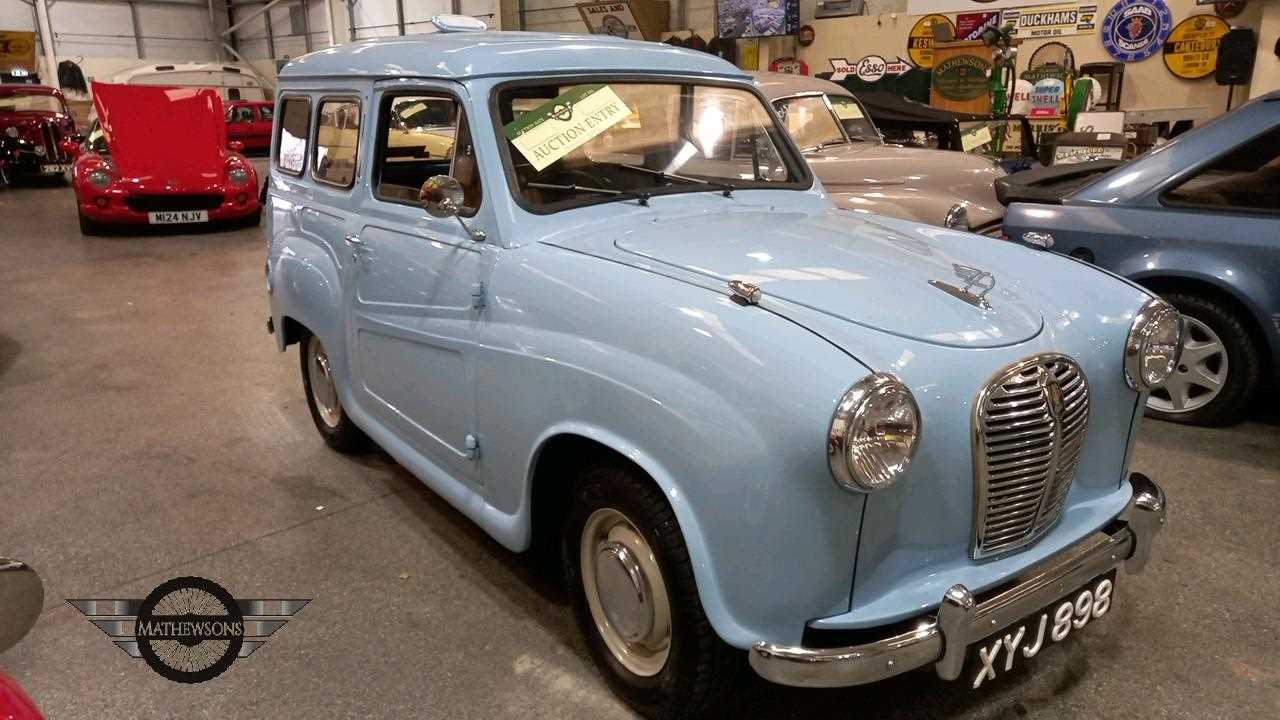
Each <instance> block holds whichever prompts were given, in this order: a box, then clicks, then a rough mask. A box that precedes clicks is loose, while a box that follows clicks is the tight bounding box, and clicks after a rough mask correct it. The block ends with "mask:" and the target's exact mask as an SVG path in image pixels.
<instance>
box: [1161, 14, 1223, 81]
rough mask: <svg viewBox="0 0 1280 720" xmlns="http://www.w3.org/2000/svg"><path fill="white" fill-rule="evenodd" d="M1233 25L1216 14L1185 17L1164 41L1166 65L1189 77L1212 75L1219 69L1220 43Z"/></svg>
mask: <svg viewBox="0 0 1280 720" xmlns="http://www.w3.org/2000/svg"><path fill="white" fill-rule="evenodd" d="M1230 29H1231V27H1230V26H1229V25H1227V22H1226V21H1225V20H1223V19H1222V18H1220V17H1217V16H1215V15H1192V16H1191V17H1189V18H1187V19H1186V20H1183V21H1182V22H1180V23H1178V24H1177V25H1176V26H1174V28H1173V31H1172V32H1170V33H1169V39H1168V40H1165V41H1164V66H1165V67H1167V68H1169V72H1171V73H1173V74H1174V75H1177V76H1178V77H1180V78H1186V79H1188V80H1195V79H1196V78H1202V77H1206V76H1209V75H1212V74H1213V71H1214V70H1217V69H1218V45H1219V44H1220V43H1221V42H1222V36H1223V35H1226V34H1227V31H1228V30H1230Z"/></svg>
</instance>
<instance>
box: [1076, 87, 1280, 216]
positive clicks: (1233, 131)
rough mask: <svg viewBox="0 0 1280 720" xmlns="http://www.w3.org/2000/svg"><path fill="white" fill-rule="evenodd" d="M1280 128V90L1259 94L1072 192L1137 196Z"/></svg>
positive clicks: (1108, 197)
mask: <svg viewBox="0 0 1280 720" xmlns="http://www.w3.org/2000/svg"><path fill="white" fill-rule="evenodd" d="M1277 127H1280V90H1273V91H1272V92H1269V93H1267V94H1265V95H1261V96H1259V97H1256V98H1253V99H1252V100H1250V101H1249V102H1247V103H1245V104H1243V105H1240V106H1239V107H1237V108H1235V109H1234V110H1232V111H1230V112H1226V113H1223V114H1221V115H1219V116H1218V117H1216V118H1214V119H1212V120H1210V121H1209V122H1207V123H1205V124H1204V125H1197V126H1196V127H1195V128H1193V129H1192V130H1189V131H1187V132H1185V133H1183V134H1181V135H1179V136H1177V137H1176V138H1174V139H1173V140H1171V141H1169V143H1168V144H1167V145H1163V146H1160V147H1157V148H1155V149H1153V150H1151V151H1150V152H1147V153H1146V154H1143V155H1139V156H1138V157H1136V158H1134V159H1132V160H1130V161H1128V162H1125V163H1121V164H1120V165H1118V166H1116V167H1115V169H1113V170H1111V171H1110V172H1108V173H1106V174H1104V175H1102V176H1101V177H1099V178H1098V179H1097V180H1096V181H1094V182H1092V183H1089V184H1088V185H1085V186H1084V187H1082V188H1080V189H1079V190H1077V191H1076V192H1075V194H1074V195H1073V196H1072V197H1074V198H1076V199H1079V200H1087V201H1091V202H1101V203H1108V204H1115V203H1126V202H1133V201H1137V200H1139V199H1141V198H1143V197H1146V196H1149V195H1150V194H1151V192H1152V191H1153V189H1156V188H1159V187H1161V186H1163V185H1165V184H1166V181H1167V180H1169V179H1170V178H1172V177H1173V176H1175V175H1177V174H1178V173H1181V172H1182V171H1185V170H1187V169H1188V168H1192V167H1195V166H1199V165H1201V164H1203V163H1204V162H1206V161H1212V160H1214V159H1216V158H1218V157H1221V156H1222V155H1225V154H1226V153H1228V152H1230V151H1231V150H1232V149H1233V148H1235V147H1236V146H1238V145H1240V144H1241V143H1243V142H1246V141H1248V140H1250V139H1252V138H1254V137H1257V136H1259V135H1261V134H1262V133H1265V132H1270V131H1271V130H1273V129H1275V128H1277Z"/></svg>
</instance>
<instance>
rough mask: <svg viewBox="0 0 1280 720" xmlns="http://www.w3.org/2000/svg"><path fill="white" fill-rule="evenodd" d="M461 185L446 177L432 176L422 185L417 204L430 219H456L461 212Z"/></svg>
mask: <svg viewBox="0 0 1280 720" xmlns="http://www.w3.org/2000/svg"><path fill="white" fill-rule="evenodd" d="M463 197H464V195H463V192H462V183H460V182H458V181H457V180H454V179H453V178H452V177H449V176H448V175H434V176H432V177H431V178H429V179H428V180H427V181H426V182H424V183H422V189H421V190H419V191H418V202H420V203H422V209H424V210H426V211H427V214H429V215H430V216H431V217H438V218H447V217H456V216H457V214H458V213H459V212H460V211H461V210H462V203H463Z"/></svg>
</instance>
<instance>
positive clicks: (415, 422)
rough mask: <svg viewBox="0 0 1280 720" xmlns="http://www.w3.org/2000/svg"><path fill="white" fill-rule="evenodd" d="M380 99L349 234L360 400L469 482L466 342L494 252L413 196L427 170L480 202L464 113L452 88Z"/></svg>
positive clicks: (471, 440)
mask: <svg viewBox="0 0 1280 720" xmlns="http://www.w3.org/2000/svg"><path fill="white" fill-rule="evenodd" d="M377 101H378V124H377V128H376V131H375V132H376V133H377V134H376V135H375V138H374V140H375V143H374V152H375V155H374V158H373V172H372V174H371V177H370V181H371V191H372V192H371V193H370V194H369V195H368V196H367V197H366V198H365V201H364V204H363V207H362V208H361V211H360V215H361V218H360V220H359V221H358V223H357V224H358V225H359V231H358V236H357V237H356V238H355V239H354V242H352V243H349V244H350V245H351V250H352V256H353V258H354V262H353V264H352V269H353V276H354V277H353V278H352V279H353V282H351V283H350V284H349V288H350V289H349V298H348V307H349V308H350V312H351V316H350V322H348V324H347V326H348V329H349V330H348V332H349V336H348V343H349V348H350V356H351V358H352V364H353V367H354V368H355V369H356V373H357V377H358V378H359V381H358V383H357V384H358V386H359V388H358V389H359V391H360V392H361V393H362V396H363V397H362V400H361V402H362V405H364V406H365V407H366V408H368V409H369V410H370V412H373V413H376V414H377V415H378V418H379V420H380V421H381V422H383V423H385V424H386V426H387V427H389V428H391V429H392V431H393V432H395V433H396V434H397V435H398V436H399V437H400V438H401V439H402V440H404V441H405V442H406V443H408V444H409V445H410V446H411V447H412V448H413V449H414V450H416V451H417V452H419V453H421V454H422V455H423V456H425V457H426V458H427V459H428V460H430V461H431V462H433V463H435V464H437V465H439V466H441V467H442V468H443V469H445V470H446V471H447V472H449V473H450V474H451V475H453V476H455V477H457V478H460V479H463V480H468V481H472V482H476V481H477V474H476V472H475V463H474V461H473V460H474V457H475V455H476V451H475V435H476V403H475V385H476V383H475V377H474V353H473V350H472V349H473V346H474V343H475V337H474V334H475V332H476V328H477V325H478V323H479V321H480V318H481V312H482V310H481V308H482V306H483V304H484V301H485V298H484V288H483V284H484V283H485V281H486V278H487V277H488V275H489V272H490V269H491V266H492V262H493V256H494V252H495V251H494V249H493V247H492V246H491V245H488V244H485V243H479V242H476V241H474V240H472V238H471V236H470V235H469V234H468V233H467V232H466V231H465V230H464V228H463V226H462V223H460V222H459V221H458V219H457V218H451V217H450V218H434V217H431V216H429V215H428V214H427V213H426V212H425V211H424V210H423V209H422V208H421V207H420V205H419V204H418V201H417V196H418V190H419V188H420V187H421V185H422V183H423V182H424V181H426V179H427V178H429V177H431V176H433V175H445V174H450V175H453V176H454V177H456V178H457V179H458V180H460V181H461V182H462V183H463V185H464V187H467V200H466V205H467V207H466V208H464V212H463V214H464V215H474V213H475V210H476V209H478V207H479V201H480V194H479V181H478V179H477V178H476V177H475V173H474V172H473V171H472V161H473V159H474V156H473V151H472V148H471V143H470V140H469V134H468V133H467V130H466V119H465V116H464V114H463V112H462V110H461V106H460V104H459V103H458V101H457V100H456V99H455V98H454V97H453V96H452V95H450V94H448V93H446V92H442V91H439V90H432V89H430V88H420V87H419V88H413V89H406V88H404V87H397V88H396V89H394V90H384V91H383V92H381V93H380V94H379V95H378V96H377ZM464 222H465V219H464Z"/></svg>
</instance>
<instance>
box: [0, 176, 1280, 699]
mask: <svg viewBox="0 0 1280 720" xmlns="http://www.w3.org/2000/svg"><path fill="white" fill-rule="evenodd" d="M263 257H264V247H263V238H262V235H261V232H260V231H259V230H257V229H252V230H238V231H230V232H211V233H207V234H182V235H147V236H145V237H124V236H121V237H105V238H86V237H82V236H81V235H80V234H79V232H78V230H77V227H76V216H75V209H74V204H73V197H72V193H71V190H70V189H69V188H67V187H64V186H52V187H31V188H22V189H16V190H11V191H8V192H0V554H5V555H10V556H13V557H17V558H21V559H24V560H27V561H28V562H30V563H31V564H32V565H34V566H35V567H36V568H38V570H39V571H40V573H41V575H42V576H43V578H44V581H45V585H46V593H47V595H46V603H45V611H44V614H43V615H42V617H41V618H40V621H39V622H38V624H37V625H36V627H35V629H34V630H33V631H32V633H31V634H30V635H29V636H28V637H27V638H26V639H25V640H24V641H22V642H21V643H20V644H19V645H17V646H16V647H14V648H13V649H11V650H9V651H8V652H6V653H4V654H3V655H0V668H2V669H3V670H5V671H6V672H8V673H10V674H12V675H13V676H15V677H16V678H17V679H18V680H19V681H20V682H21V683H22V684H23V685H25V687H26V688H27V689H28V690H29V691H30V692H31V694H32V695H33V696H34V697H35V698H36V699H37V701H38V702H39V704H40V706H41V707H42V708H43V710H44V711H45V713H46V714H47V716H48V717H49V718H52V719H54V720H61V719H63V718H86V719H93V720H103V719H105V718H171V717H172V718H176V717H183V718H193V717H209V718H213V717H216V718H319V717H324V718H354V717H367V718H405V717H429V718H486V719H488V718H497V717H521V718H570V717H574V718H578V717H580V718H624V717H631V714H630V713H629V712H628V710H627V709H626V708H625V707H624V706H623V705H621V704H620V703H619V702H618V701H617V700H615V699H614V697H613V696H612V695H611V694H610V693H609V691H608V689H607V688H606V687H605V685H604V683H603V682H602V681H601V679H600V678H599V677H598V676H597V674H596V672H595V671H594V669H593V667H592V665H591V662H590V660H589V659H588V657H587V654H586V651H585V647H584V645H583V643H582V641H581V640H579V638H578V635H577V632H576V629H575V627H574V625H573V622H572V619H571V616H570V611H569V608H568V606H567V604H566V600H565V597H564V596H563V594H562V593H561V592H560V591H558V590H557V589H556V588H555V587H554V585H552V584H550V583H548V582H547V581H545V580H544V579H542V578H541V577H540V576H538V575H537V574H536V573H535V572H534V571H533V570H532V569H531V568H532V565H531V563H529V562H528V560H527V559H525V558H523V557H520V556H515V555H512V554H511V553H508V552H507V551H505V550H504V549H502V548H501V547H500V546H498V545H497V544H496V543H494V542H493V541H491V540H489V539H488V538H487V536H485V535H483V534H482V533H481V532H480V531H478V530H477V529H476V528H475V527H474V526H472V525H471V524H470V523H469V522H468V521H467V520H465V519H464V518H463V517H462V516H461V515H460V514H459V513H457V512H455V511H454V510H452V509H451V508H450V507H449V506H448V505H446V504H445V503H444V502H443V501H442V500H441V499H440V498H438V497H436V496H435V495H434V494H432V493H431V492H430V491H428V490H427V489H426V488H425V487H423V486H422V485H420V484H419V483H418V482H417V481H416V480H414V478H413V477H411V476H410V475H409V474H408V473H407V472H406V471H405V470H404V469H402V468H401V467H399V466H398V465H396V464H395V463H394V462H392V461H391V460H389V459H388V458H387V457H386V456H385V455H382V454H371V455H368V456H366V457H360V458H347V457H343V456H341V455H338V454H336V453H334V452H332V451H330V450H328V449H327V448H326V447H325V446H324V445H323V444H322V443H321V441H320V439H319V437H318V436H317V435H316V433H315V431H314V429H313V428H312V425H311V420H310V418H309V416H308V414H307V409H306V404H305V402H304V400H303V397H302V391H301V384H300V381H299V377H298V370H297V356H296V351H292V350H291V351H290V352H289V353H288V354H284V355H281V354H279V353H277V352H276V351H275V348H274V345H273V343H272V341H271V339H270V338H269V337H268V336H267V335H265V334H264V331H263V319H264V317H265V314H266V302H265V297H264V288H263V278H262V264H263ZM1259 405H1260V406H1262V407H1264V408H1272V409H1270V410H1267V409H1260V410H1257V411H1255V413H1253V415H1252V417H1251V418H1250V420H1249V421H1248V422H1246V423H1244V424H1242V425H1240V426H1238V427H1235V428H1232V429H1225V430H1206V429H1193V428H1185V427H1178V426H1174V425H1167V424H1162V423H1158V422H1154V421H1148V422H1146V423H1145V425H1144V427H1143V430H1142V435H1141V440H1140V446H1139V448H1138V451H1137V455H1136V458H1135V461H1134V465H1135V469H1138V470H1141V471H1144V472H1146V473H1148V474H1150V475H1151V476H1153V477H1155V478H1157V479H1158V480H1160V481H1161V482H1162V483H1164V485H1165V487H1166V489H1167V491H1168V493H1169V495H1170V497H1171V505H1172V510H1171V517H1170V524H1169V529H1168V531H1167V532H1166V533H1165V535H1164V537H1163V538H1162V540H1163V544H1162V547H1160V548H1159V549H1158V551H1157V555H1156V558H1155V560H1154V562H1153V563H1152V565H1151V566H1150V568H1149V571H1148V572H1147V573H1146V574H1143V575H1138V576H1131V577H1122V578H1121V579H1120V582H1119V585H1118V590H1117V596H1116V598H1117V599H1116V606H1115V610H1114V612H1113V614H1112V615H1111V616H1110V617H1109V618H1108V619H1106V621H1105V622H1101V623H1099V624H1098V625H1097V626H1093V627H1090V628H1089V629H1088V630H1087V631H1086V632H1084V633H1082V635H1081V636H1080V637H1078V638H1076V639H1075V640H1072V641H1069V642H1067V643H1064V644H1063V645H1061V646H1055V647H1053V648H1051V649H1050V650H1049V651H1048V652H1046V653H1044V654H1042V655H1040V656H1039V658H1038V660H1037V662H1036V663H1035V664H1034V666H1033V667H1031V668H1030V669H1029V670H1027V671H1025V672H1019V673H1015V674H1014V675H1011V676H1009V677H1006V678H1002V679H1001V680H1000V681H999V682H997V683H996V684H995V685H994V686H992V687H991V688H990V689H989V691H985V692H982V693H978V694H974V693H972V692H970V691H967V690H966V689H965V686H964V685H962V684H946V683H942V682H940V681H938V680H936V679H934V677H933V676H932V675H931V674H930V673H928V672H923V673H918V674H913V675H910V676H908V677H903V678H899V679H896V680H893V681H890V682H886V683H883V684H881V685H879V686H873V687H866V688H860V689H851V690H840V691H821V692H803V691H795V690H789V689H784V688H778V687H774V686H769V685H767V684H765V683H762V682H758V681H757V682H752V683H748V684H747V686H746V687H745V689H744V691H743V698H745V700H744V702H743V703H742V707H740V708H737V709H736V710H735V712H734V714H735V715H737V716H741V717H752V718H811V717H816V716H828V717H840V718H843V717H876V718H944V717H945V718H1020V717H1026V716H1032V717H1036V718H1076V717H1080V718H1166V717H1169V718H1194V719H1196V720H1206V719H1208V718H1275V717H1280V612H1277V611H1278V610H1280V601H1278V600H1277V598H1280V573H1277V571H1276V549H1277V548H1278V547H1280V525H1278V524H1277V521H1276V515H1277V511H1278V510H1280V442H1277V439H1278V437H1280V415H1278V414H1277V412H1276V411H1275V410H1274V408H1275V407H1276V405H1277V403H1276V397H1275V396H1274V394H1271V395H1267V396H1265V397H1262V398H1260V399H1259ZM192 574H194V575H203V576H206V577H209V578H212V579H214V580H216V581H217V582H219V583H221V584H222V585H224V586H225V587H227V588H228V589H229V590H230V591H231V592H232V593H233V594H235V595H236V596H238V597H308V598H314V602H312V604H311V605H310V606H309V607H307V608H306V609H305V610H303V611H302V613H301V614H300V615H298V616H297V618H296V619H295V620H294V621H293V622H291V623H289V624H288V625H287V626H286V627H285V628H284V629H283V630H281V631H280V632H278V633H277V634H276V635H275V636H274V637H273V638H272V640H271V641H270V642H269V643H268V644H267V645H266V646H265V647H264V648H263V649H261V650H259V651H258V653H257V654H256V655H254V656H253V657H251V658H248V659H245V660H241V661H239V662H237V663H236V664H235V665H234V666H233V667H232V668H231V669H230V670H229V671H228V672H227V673H226V674H225V675H223V676H222V677H220V678H218V679H217V680H215V681H213V682H209V683H205V684H201V685H192V686H185V685H178V684H175V683H171V682H169V681H167V680H164V679H162V678H160V677H159V676H158V675H156V674H155V673H153V672H151V671H150V670H149V669H148V668H147V667H146V665H145V664H144V663H143V662H142V661H140V660H131V659H129V658H128V657H126V656H125V655H124V653H122V652H121V651H120V650H118V649H116V648H115V647H114V646H112V645H111V643H110V642H109V641H108V640H107V638H106V637H105V636H104V635H103V634H102V633H101V632H99V631H98V630H97V629H96V628H94V627H93V626H92V625H91V624H90V623H88V622H87V621H86V620H85V619H84V618H83V617H81V616H80V614H79V613H78V612H76V611H75V610H74V609H72V608H71V607H69V606H68V605H66V604H65V603H64V602H63V599H64V598H68V597H143V596H145V595H146V594H147V593H148V592H149V591H150V590H151V589H152V588H154V587H155V586H156V585H157V584H159V583H160V582H162V581H164V580H166V579H169V578H171V577H174V576H178V575H192ZM0 611H2V610H0Z"/></svg>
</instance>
